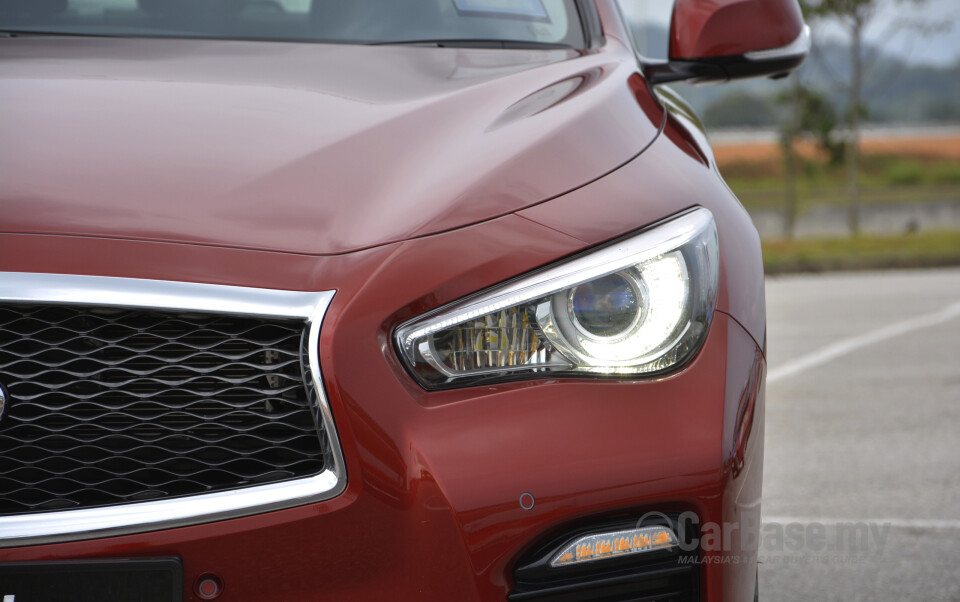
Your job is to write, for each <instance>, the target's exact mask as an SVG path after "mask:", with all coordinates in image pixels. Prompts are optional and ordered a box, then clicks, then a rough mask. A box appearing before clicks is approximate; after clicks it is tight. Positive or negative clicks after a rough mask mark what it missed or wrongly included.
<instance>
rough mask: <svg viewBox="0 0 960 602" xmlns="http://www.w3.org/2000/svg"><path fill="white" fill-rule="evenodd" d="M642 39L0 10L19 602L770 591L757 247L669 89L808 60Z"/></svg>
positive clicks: (363, 13) (743, 16) (789, 35)
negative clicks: (642, 50) (763, 567)
mask: <svg viewBox="0 0 960 602" xmlns="http://www.w3.org/2000/svg"><path fill="white" fill-rule="evenodd" d="M629 1H631V0H624V2H629ZM625 23H626V22H625V20H624V19H623V18H622V17H621V15H620V13H619V10H618V5H617V4H616V2H614V0H407V1H401V0H350V1H346V0H312V1H311V0H69V1H68V0H0V31H2V33H0V232H2V234H0V458H2V461H0V599H2V600H3V601H4V602H37V601H42V602H47V601H59V600H73V601H78V600H79V601H85V600H96V601H103V600H122V601H125V600H138V601H149V602H153V601H164V602H168V601H173V600H212V599H222V600H250V601H258V602H259V601H267V600H280V601H289V600H382V599H384V598H386V597H390V598H393V599H397V600H504V599H509V600H517V601H519V600H547V599H549V600H605V601H612V600H749V599H754V598H755V596H756V570H757V563H756V545H755V539H756V534H757V529H758V527H757V524H758V523H757V519H758V517H759V508H760V490H761V476H762V454H763V374H764V345H765V315H764V296H763V269H762V264H761V258H760V242H759V239H758V236H757V233H756V230H755V229H754V227H753V225H752V224H751V221H750V218H749V217H748V215H747V213H746V212H745V211H744V209H743V208H742V207H741V206H740V204H739V203H738V202H737V200H736V198H735V197H734V196H733V194H732V193H731V192H730V191H729V190H728V188H727V187H726V186H725V184H724V182H723V180H722V179H721V178H720V176H719V175H718V173H717V171H716V169H715V165H714V161H713V158H712V154H711V150H710V147H709V145H708V144H707V141H706V138H705V136H704V133H703V131H702V129H701V127H700V125H699V123H698V121H697V118H696V117H695V116H694V114H693V112H692V111H691V110H690V108H689V107H688V106H687V105H686V104H685V103H684V101H683V100H681V99H680V98H679V97H677V96H676V95H675V94H673V93H672V92H670V91H669V89H666V88H663V87H662V86H658V87H656V88H655V87H654V86H657V85H658V84H662V83H664V82H668V81H676V80H691V81H724V80H727V79H736V78H740V77H752V76H760V75H771V76H779V75H784V74H786V73H788V72H789V71H790V70H792V69H794V68H795V67H796V66H798V65H799V64H800V62H801V61H802V60H803V58H804V55H805V53H806V51H807V47H808V32H807V30H806V27H805V25H804V24H803V20H802V17H801V15H800V11H799V8H798V6H797V4H796V1H795V0H749V1H748V0H715V1H712V2H699V1H696V0H679V2H678V3H677V5H676V7H675V9H674V14H673V21H672V26H671V30H670V54H669V56H670V59H669V60H667V61H659V62H657V61H651V60H648V59H646V58H644V57H643V56H640V55H638V54H637V53H636V52H635V50H634V43H633V41H632V40H631V35H632V34H631V32H630V29H629V28H628V27H627V26H626V24H625Z"/></svg>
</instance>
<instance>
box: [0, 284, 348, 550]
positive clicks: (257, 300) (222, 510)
mask: <svg viewBox="0 0 960 602" xmlns="http://www.w3.org/2000/svg"><path fill="white" fill-rule="evenodd" d="M333 296H334V291H323V292H299V291H285V290H273V289H259V288H245V287H238V286H223V285H215V284H195V283H189V282H168V281H161V280H138V279H131V278H107V277H99V276H73V275H53V274H28V273H17V272H0V303H56V304H66V305H96V306H112V307H131V308H144V309H159V310H183V311H199V312H206V313H225V314H234V315H244V316H258V317H274V318H300V319H303V320H304V322H305V324H307V325H309V337H308V341H309V346H310V347H309V353H308V356H309V357H308V363H309V367H310V373H311V375H312V377H313V386H314V389H315V391H316V396H317V400H318V403H319V406H320V408H319V410H320V417H321V419H322V421H323V427H324V431H325V436H326V438H327V442H328V443H329V457H328V459H327V468H326V469H325V470H324V471H323V472H322V473H320V474H318V475H315V476H312V477H309V478H305V479H296V480H293V481H286V482H283V483H271V484H268V485H257V486H255V487H247V488H243V489H233V490H227V491H219V492H217V493H208V494H202V495H193V496H187V497H182V498H174V499H169V500H155V501H150V502H136V503H130V504H121V505H116V506H104V507H99V508H87V509H83V510H66V511H54V512H42V513H36V514H20V515H13V516H0V548H10V547H17V546H25V545H38V544H48V543H54V542H63V541H77V540H84V539H95V538H100V537H113V536H117V535H128V534H131V533H142V532H145V531H156V530H160V529H170V528H173V527H183V526H186V525H195V524H199V523H206V522H213V521H218V520H225V519H231V518H238V517H241V516H249V515H252V514H260V513H263V512H270V511H273V510H279V509H282V508H290V507H293V506H301V505H305V504H312V503H316V502H321V501H324V500H328V499H330V498H333V497H336V496H338V495H340V494H341V493H343V491H344V489H346V485H347V475H346V467H345V465H344V461H343V452H342V450H341V448H340V439H339V437H338V436H337V431H336V425H335V423H334V420H333V414H332V413H331V411H330V404H329V401H328V400H327V397H326V393H325V391H324V388H323V379H322V376H321V372H320V353H319V341H320V326H321V323H322V322H323V317H324V315H325V313H326V311H327V308H328V307H329V306H330V302H331V300H332V299H333Z"/></svg>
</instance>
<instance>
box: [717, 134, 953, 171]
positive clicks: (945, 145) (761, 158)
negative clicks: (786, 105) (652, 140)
mask: <svg viewBox="0 0 960 602" xmlns="http://www.w3.org/2000/svg"><path fill="white" fill-rule="evenodd" d="M860 148H861V151H862V152H863V153H864V154H867V155H897V156H901V157H911V158H916V159H927V160H943V159H948V160H950V159H952V160H960V135H951V136H916V137H910V136H889V137H884V136H869V137H865V138H864V139H863V140H862V141H861V143H860ZM713 150H714V154H715V155H716V158H717V163H718V164H719V165H720V166H723V165H729V164H731V163H748V162H766V161H771V160H779V159H780V147H779V146H778V145H777V144H776V142H767V141H762V142H740V143H729V144H728V143H723V142H718V143H715V144H714V145H713ZM797 150H798V152H799V153H800V154H801V155H803V156H805V157H807V158H811V159H812V158H814V157H819V152H818V150H817V148H816V145H815V144H814V143H813V142H811V141H806V140H805V141H801V142H800V143H798V145H797Z"/></svg>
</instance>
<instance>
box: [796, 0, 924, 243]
mask: <svg viewBox="0 0 960 602" xmlns="http://www.w3.org/2000/svg"><path fill="white" fill-rule="evenodd" d="M925 1H926V0H893V2H896V3H898V4H902V3H911V4H914V5H917V4H923V3H924V2H925ZM881 2H882V0H801V5H802V7H803V9H804V12H805V13H806V14H807V15H809V16H811V17H833V18H836V19H838V20H839V21H840V22H841V24H842V25H843V26H844V28H845V29H846V30H847V33H848V34H849V36H850V66H851V76H850V82H849V86H848V89H847V127H848V131H849V138H848V140H847V145H846V153H845V154H846V162H847V175H848V178H849V190H848V192H849V197H848V204H847V225H848V226H849V228H850V232H851V234H853V235H854V236H857V235H858V234H859V233H860V180H859V176H860V165H859V163H860V120H861V117H862V116H863V114H864V110H865V108H864V104H863V100H862V96H863V80H864V68H865V64H864V56H863V32H864V29H866V27H867V26H868V25H869V24H870V22H871V21H872V19H873V18H874V17H875V16H876V13H877V9H878V8H879V7H880V4H881ZM902 23H903V25H904V26H909V27H911V28H914V29H922V28H923V27H924V25H923V23H917V22H916V21H915V20H910V19H904V20H903V21H902Z"/></svg>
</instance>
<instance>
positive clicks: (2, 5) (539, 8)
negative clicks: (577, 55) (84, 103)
mask: <svg viewBox="0 0 960 602" xmlns="http://www.w3.org/2000/svg"><path fill="white" fill-rule="evenodd" d="M580 23H581V22H580V17H579V15H578V13H577V8H576V5H575V0H0V31H4V32H7V33H10V34H14V35H15V34H18V33H20V34H30V33H52V34H68V35H106V36H142V37H196V38H215V39H233V40H274V41H308V42H342V43H360V44H392V43H408V44H412V43H424V44H439V45H477V46H484V45H489V46H496V47H524V46H542V45H549V46H553V45H557V46H572V47H578V48H579V47H583V45H584V34H583V29H582V27H581V24H580Z"/></svg>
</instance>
